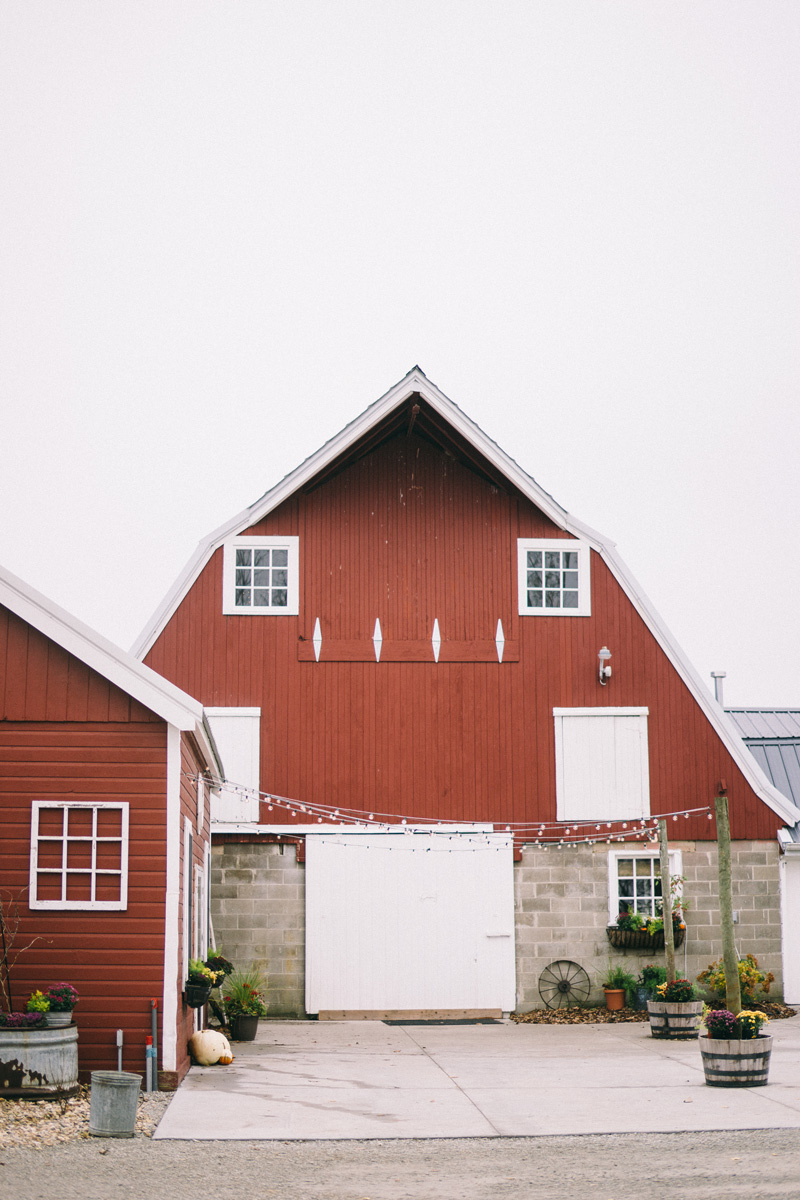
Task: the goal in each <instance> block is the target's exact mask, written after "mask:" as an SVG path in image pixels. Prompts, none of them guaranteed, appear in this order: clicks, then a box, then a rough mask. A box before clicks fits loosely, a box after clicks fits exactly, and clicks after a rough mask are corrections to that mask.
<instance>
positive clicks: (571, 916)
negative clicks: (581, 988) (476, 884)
mask: <svg viewBox="0 0 800 1200" xmlns="http://www.w3.org/2000/svg"><path fill="white" fill-rule="evenodd" d="M616 848H617V847H615V849H616ZM670 849H680V850H681V852H682V861H683V865H682V871H683V877H684V880H685V883H684V897H685V899H686V900H687V901H688V903H689V909H688V912H687V914H686V940H685V941H684V944H683V946H681V948H680V950H678V951H677V952H676V956H675V958H676V964H675V965H676V968H677V969H678V970H679V972H680V973H681V974H683V975H685V976H686V978H688V979H691V980H692V981H694V980H695V977H696V976H697V975H698V974H699V972H700V971H702V970H704V969H705V968H706V967H707V966H708V965H709V963H711V962H713V961H715V960H716V959H719V958H721V957H722V933H721V929H720V923H719V905H718V902H717V846H716V843H715V842H673V843H670ZM778 859H779V851H778V844H777V842H735V843H734V844H733V846H732V848H731V873H732V883H733V907H734V909H735V910H737V911H738V914H739V921H738V924H737V925H736V946H737V950H738V952H739V955H740V957H743V956H744V955H745V954H755V956H756V958H757V959H758V963H759V968H760V969H761V970H762V971H765V972H769V971H772V972H773V974H774V975H775V982H774V983H773V984H772V987H771V990H770V993H769V995H770V999H773V1000H780V999H782V998H783V980H782V974H781V914H780V883H779V872H778ZM514 885H515V905H516V934H517V936H516V950H517V1008H518V1011H521V1012H527V1011H528V1010H529V1009H531V1008H542V1007H543V1004H542V1000H541V998H540V996H539V990H538V985H539V976H540V974H541V972H542V971H543V970H544V968H545V967H546V966H548V964H549V963H551V962H554V961H555V960H557V959H568V960H570V961H572V962H577V963H578V964H579V965H580V966H582V967H583V968H584V970H585V971H586V972H587V974H588V975H589V980H590V983H591V986H592V993H591V1002H592V1003H598V1004H599V1003H602V1002H603V991H602V988H601V987H600V981H601V979H602V978H603V976H604V975H605V973H606V971H607V970H608V967H609V963H611V964H612V965H614V966H616V965H617V964H620V965H621V966H623V967H624V969H625V970H626V971H630V973H631V974H632V975H638V974H639V972H640V971H641V969H642V967H643V966H644V964H645V963H648V962H657V963H661V962H663V951H659V952H657V953H656V954H654V953H653V952H649V953H648V952H642V951H638V950H615V949H613V948H612V946H611V943H610V942H609V941H608V938H607V936H606V926H607V924H608V918H609V911H608V895H609V890H608V889H609V878H608V847H607V846H605V845H602V846H600V845H598V846H585V845H584V846H580V847H579V848H578V849H572V848H571V849H568V850H567V849H558V848H555V847H550V848H548V849H546V850H544V849H542V848H540V847H538V846H525V847H524V848H523V852H522V861H521V862H520V863H518V864H516V866H515V878H514Z"/></svg>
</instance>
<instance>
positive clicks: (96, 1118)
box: [89, 1071, 142, 1137]
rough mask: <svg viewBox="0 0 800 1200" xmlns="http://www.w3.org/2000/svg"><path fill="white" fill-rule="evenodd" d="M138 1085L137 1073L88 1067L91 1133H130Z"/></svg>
mask: <svg viewBox="0 0 800 1200" xmlns="http://www.w3.org/2000/svg"><path fill="white" fill-rule="evenodd" d="M141 1086H142V1077H141V1075H134V1074H133V1073H132V1072H131V1071H92V1093H91V1100H90V1104H89V1133H90V1134H91V1135H92V1137H133V1130H134V1126H135V1125H136V1112H137V1108H138V1105H139V1091H140V1089H141Z"/></svg>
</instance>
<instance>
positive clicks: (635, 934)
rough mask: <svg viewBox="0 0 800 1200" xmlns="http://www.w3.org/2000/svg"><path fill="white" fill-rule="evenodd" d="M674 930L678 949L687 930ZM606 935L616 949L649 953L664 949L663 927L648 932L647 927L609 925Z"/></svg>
mask: <svg viewBox="0 0 800 1200" xmlns="http://www.w3.org/2000/svg"><path fill="white" fill-rule="evenodd" d="M674 932H675V949H676V950H677V949H678V947H679V946H682V945H683V939H684V938H685V937H686V930H685V929H681V928H678V929H676V930H675V931H674ZM606 936H607V937H608V940H609V941H610V942H611V945H612V946H613V947H614V949H615V950H641V951H642V952H643V953H649V952H650V951H651V950H663V949H664V930H663V929H659V930H658V932H657V933H648V932H647V930H646V929H618V928H617V926H616V925H609V926H608V928H607V929H606Z"/></svg>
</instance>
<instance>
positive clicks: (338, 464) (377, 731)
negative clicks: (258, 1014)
mask: <svg viewBox="0 0 800 1200" xmlns="http://www.w3.org/2000/svg"><path fill="white" fill-rule="evenodd" d="M135 653H137V654H139V655H141V656H142V657H144V659H145V661H146V662H147V663H148V665H149V666H151V667H152V668H153V669H154V670H156V671H158V672H159V673H160V674H162V675H164V676H166V677H167V678H168V679H170V680H172V681H173V682H174V683H176V684H177V685H178V686H180V687H182V688H185V689H186V690H187V691H189V692H190V693H191V694H193V695H196V696H198V697H200V698H201V699H202V701H203V703H204V704H205V705H206V706H208V707H207V712H208V715H209V719H210V721H211V724H212V728H213V729H214V731H215V737H217V739H218V743H219V745H220V749H221V752H222V755H223V758H224V760H225V762H226V765H227V768H228V780H229V781H230V782H231V783H234V784H238V785H239V787H238V788H228V789H227V791H226V793H224V794H223V797H222V799H221V801H220V807H219V808H218V809H217V811H216V813H215V816H216V818H217V825H216V831H215V851H214V858H213V864H214V870H213V872H212V880H213V893H214V897H213V906H214V914H215V916H214V921H215V928H216V930H217V934H218V936H219V937H220V938H221V940H222V941H223V943H224V946H225V951H226V953H227V954H228V956H229V957H234V958H237V959H241V958H251V959H254V960H256V961H258V962H260V963H261V964H262V966H263V967H264V969H265V971H266V972H267V974H268V977H269V980H270V1003H271V1007H272V1011H274V1012H281V1011H283V1012H303V1011H306V1012H309V1013H317V1012H320V1013H323V1014H324V1013H334V1012H350V1013H352V1012H362V1013H378V1012H386V1011H408V1010H416V1011H419V1010H432V1009H437V1010H440V1011H441V1010H445V1009H446V1010H451V1011H465V1010H470V1011H478V1010H486V1011H497V1010H508V1009H511V1008H514V1007H519V1008H530V1007H531V1006H532V1005H536V1004H539V1003H541V996H542V992H541V988H540V983H541V980H542V977H543V975H544V976H545V978H546V976H547V968H548V967H550V965H551V964H552V963H554V962H559V963H563V962H568V963H573V964H576V965H577V967H578V968H580V972H576V974H575V977H576V979H580V980H582V979H583V978H584V975H583V972H585V974H586V976H587V977H588V981H589V986H590V987H591V988H592V989H593V990H594V993H595V994H597V992H598V987H597V985H598V981H599V977H600V973H601V972H603V971H605V969H606V968H607V964H608V956H609V952H610V951H611V949H612V947H611V945H610V939H609V937H608V934H607V927H608V926H609V925H610V924H613V922H614V921H615V918H616V915H617V913H618V911H619V910H620V908H621V907H622V908H624V909H628V910H630V911H633V912H638V913H640V914H642V915H645V916H646V915H652V914H653V911H654V908H655V907H656V906H657V901H658V897H659V895H660V887H661V883H660V878H659V874H658V855H657V851H656V850H654V848H653V828H654V824H655V821H654V818H656V817H657V816H658V815H659V814H666V815H668V816H669V827H670V834H671V855H672V863H673V866H672V872H671V873H672V874H674V875H675V876H680V877H681V878H682V879H683V881H684V882H683V884H682V885H678V886H679V887H680V886H682V887H683V895H684V899H685V900H686V901H687V902H688V903H689V905H690V907H689V909H688V918H687V925H688V929H687V936H686V940H685V943H684V948H683V950H682V954H683V955H685V957H684V958H683V959H682V962H681V965H682V966H683V968H684V969H685V970H686V971H688V973H689V974H696V973H697V971H699V970H700V969H701V968H703V967H705V966H706V965H707V964H708V963H709V962H710V961H711V960H712V959H714V958H717V957H719V955H720V953H721V943H720V931H719V916H718V909H717V902H716V897H715V888H716V884H715V880H716V866H715V864H716V857H715V856H716V845H715V841H714V839H715V827H714V823H713V821H712V820H710V819H709V806H712V807H713V798H714V796H715V794H716V793H717V790H718V787H719V785H720V783H721V782H723V781H724V784H725V787H726V788H727V792H728V795H729V798H730V808H731V824H732V834H733V838H734V883H735V892H736V894H735V899H734V906H735V908H736V910H737V917H738V922H739V925H738V933H739V945H740V949H741V952H742V953H745V952H747V951H755V952H756V953H757V954H759V955H760V956H761V958H762V959H763V963H764V965H765V966H766V967H767V969H771V970H773V971H774V972H775V973H776V975H777V976H778V977H779V980H780V977H781V968H782V925H781V882H782V880H781V876H782V872H783V871H784V869H785V863H784V862H783V860H782V858H781V854H780V842H779V840H778V836H777V835H778V832H779V830H780V829H781V828H782V827H784V826H786V825H794V824H795V822H796V821H797V820H798V817H800V811H798V809H797V808H796V807H795V806H794V804H792V803H791V801H790V800H788V799H787V798H786V797H785V796H783V795H781V794H780V792H778V791H777V790H776V788H775V787H774V786H772V784H771V783H770V782H769V781H768V780H767V779H766V777H765V775H764V774H763V773H762V771H761V769H760V767H759V765H758V764H757V762H756V761H755V759H754V758H753V757H752V755H750V754H749V752H748V751H747V749H746V747H745V746H744V744H743V742H742V740H741V738H740V737H739V736H738V733H737V730H736V729H735V727H734V726H733V724H732V723H731V721H730V719H729V718H728V716H727V715H726V714H725V713H724V711H723V710H722V709H721V707H720V706H719V705H717V704H716V702H715V701H714V699H713V698H712V697H711V695H710V693H709V692H708V690H707V689H706V688H705V687H704V686H703V684H702V683H701V682H700V680H699V679H698V677H697V675H696V674H695V672H694V670H693V669H692V667H691V665H690V664H689V663H688V662H687V661H686V659H685V657H684V655H683V654H682V652H681V650H680V649H679V647H678V646H677V645H676V643H675V641H674V639H673V638H672V636H671V635H670V633H669V631H668V630H667V629H666V628H665V626H664V625H663V623H662V621H661V620H660V618H659V617H658V615H657V614H656V612H655V610H654V609H653V608H652V607H651V605H650V603H649V601H648V600H647V598H646V597H645V596H644V594H643V593H642V591H641V588H640V587H639V586H638V585H637V583H636V582H635V580H634V579H633V578H632V577H631V575H630V574H629V572H628V570H627V569H626V567H625V565H624V564H623V563H622V561H621V560H620V558H619V556H618V555H617V552H616V550H615V548H614V546H613V544H612V543H611V542H609V541H608V540H607V539H605V538H604V537H602V536H601V535H600V534H598V533H597V532H596V531H594V530H592V529H590V528H588V527H587V526H585V525H583V524H582V523H581V522H579V521H577V520H576V519H575V518H573V517H572V516H571V515H570V514H568V513H567V512H566V511H565V510H564V509H562V508H561V507H560V506H559V505H558V504H557V503H556V501H555V500H553V498H552V497H551V496H549V495H548V494H547V493H546V492H545V491H543V489H542V488H540V487H539V486H538V484H537V483H536V482H535V481H534V480H533V479H532V478H531V477H530V476H529V475H527V474H526V473H525V472H524V471H523V470H522V469H521V468H520V467H519V466H518V465H517V464H516V463H515V462H514V461H513V460H512V459H511V458H510V457H509V456H508V455H507V454H505V453H504V452H503V451H502V450H501V449H500V448H499V447H498V446H497V445H495V444H494V443H493V442H492V441H491V440H490V439H489V438H488V437H487V436H486V435H485V434H484V433H483V432H482V431H481V430H480V429H479V428H478V427H477V426H476V425H475V424H474V423H473V422H472V421H470V420H469V419H468V418H467V417H466V416H465V414H464V413H463V412H461V411H460V409H458V408H457V407H456V406H455V405H454V404H453V403H452V402H451V401H450V400H449V399H447V397H446V396H444V395H443V394H442V392H440V391H439V389H438V388H436V387H435V386H434V385H433V384H432V383H431V382H430V381H429V380H428V379H427V378H426V376H425V375H424V374H423V373H422V371H420V370H419V368H414V369H413V370H412V371H411V372H409V374H408V375H407V376H406V377H405V378H404V379H403V380H401V381H400V383H399V384H397V385H396V386H395V387H394V388H392V389H391V390H390V391H389V392H388V393H387V394H386V395H385V396H383V397H382V398H381V399H380V400H378V401H377V402H376V403H374V404H373V405H372V406H371V407H370V408H368V409H367V410H366V411H365V412H364V413H363V414H362V415H361V416H360V417H358V418H357V419H356V420H355V421H353V422H352V423H351V424H350V425H348V426H347V427H346V428H345V429H344V430H343V431H342V432H341V433H340V434H339V435H338V436H337V437H335V438H333V439H332V440H331V441H329V442H328V443H327V444H326V445H325V446H323V447H322V448H321V449H320V450H319V451H318V452H317V453H316V454H314V455H313V456H312V457H311V458H309V459H308V460H307V461H306V462H304V463H303V464H302V465H301V466H300V467H298V468H297V470H295V471H294V472H292V473H291V474H290V475H288V476H287V477H286V478H285V479H283V480H282V481H281V482H280V483H279V484H278V485H277V486H276V487H274V488H273V489H272V490H271V491H269V492H267V493H266V495H265V496H263V497H262V498H261V499H260V500H259V501H257V502H256V503H255V504H253V505H252V506H251V507H250V508H249V509H247V510H246V511H245V512H243V513H240V514H239V515H238V516H236V517H235V518H233V520H231V521H230V522H228V523H227V524H226V525H224V526H223V527H222V528H220V529H219V530H217V531H216V532H215V533H214V534H212V535H211V537H209V538H208V539H207V541H206V542H204V543H203V544H202V545H201V547H200V549H199V551H198V553H197V555H196V556H195V558H194V560H193V561H192V562H191V563H190V564H189V566H188V567H187V569H186V571H185V572H184V574H183V575H182V576H181V578H180V579H179V580H178V582H177V584H176V585H175V587H174V589H173V590H172V592H171V593H170V594H169V596H168V597H167V598H166V599H165V601H164V603H163V605H162V607H161V608H160V609H159V611H158V612H157V614H156V615H155V617H154V619H153V622H152V623H151V625H150V626H149V627H148V628H147V629H146V630H145V632H144V633H143V635H142V637H141V638H140V640H139V643H138V645H137V647H136V648H135ZM609 667H610V668H611V670H608V668H609ZM259 791H260V792H261V793H265V794H266V795H262V799H261V802H260V804H259V802H258V799H257V796H258V792H259ZM444 823H446V827H445V824H444ZM512 844H513V851H514V853H513V855H512ZM295 846H296V847H297V849H295ZM793 861H794V860H793ZM784 915H785V914H784ZM797 915H798V914H795V915H794V917H793V920H794V924H795V925H796V922H797ZM784 952H786V953H789V950H787V949H786V948H784ZM619 954H620V955H623V956H626V957H627V958H628V959H630V961H629V962H627V964H626V965H627V967H628V968H629V969H631V970H633V971H634V972H635V971H636V970H637V969H638V968H639V967H640V966H641V964H642V962H644V961H646V959H647V958H648V957H652V950H649V949H647V948H645V949H644V950H641V952H638V954H637V953H635V952H634V951H632V950H625V949H620V950H619ZM640 960H641V961H640ZM569 970H570V971H571V970H572V968H569ZM798 998H800V997H798Z"/></svg>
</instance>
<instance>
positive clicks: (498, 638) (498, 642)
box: [494, 621, 506, 662]
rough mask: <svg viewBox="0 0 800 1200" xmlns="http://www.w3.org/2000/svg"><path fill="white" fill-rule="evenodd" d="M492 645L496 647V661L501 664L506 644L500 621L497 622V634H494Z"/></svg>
mask: <svg viewBox="0 0 800 1200" xmlns="http://www.w3.org/2000/svg"><path fill="white" fill-rule="evenodd" d="M494 644H495V646H497V661H498V662H502V661H503V650H504V649H505V644H506V638H505V634H504V633H503V622H502V621H498V622H497V633H496V634H495V637H494Z"/></svg>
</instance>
